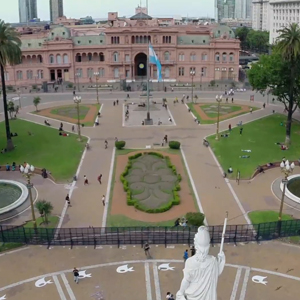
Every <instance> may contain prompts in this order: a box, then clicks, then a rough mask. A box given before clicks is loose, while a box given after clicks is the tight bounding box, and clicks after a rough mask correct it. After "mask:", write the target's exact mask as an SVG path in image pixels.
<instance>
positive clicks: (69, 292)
mask: <svg viewBox="0 0 300 300" xmlns="http://www.w3.org/2000/svg"><path fill="white" fill-rule="evenodd" d="M61 278H62V280H63V282H64V284H65V286H66V289H67V292H68V294H69V296H70V299H71V300H76V297H75V295H74V293H73V291H72V289H71V287H70V284H69V281H68V279H67V277H66V275H65V274H61Z"/></svg>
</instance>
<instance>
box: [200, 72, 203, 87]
mask: <svg viewBox="0 0 300 300" xmlns="http://www.w3.org/2000/svg"><path fill="white" fill-rule="evenodd" d="M202 80H203V71H201V72H200V90H202Z"/></svg>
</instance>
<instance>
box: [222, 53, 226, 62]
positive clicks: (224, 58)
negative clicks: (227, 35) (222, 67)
mask: <svg viewBox="0 0 300 300" xmlns="http://www.w3.org/2000/svg"><path fill="white" fill-rule="evenodd" d="M222 61H223V62H226V61H227V53H226V52H223V53H222Z"/></svg>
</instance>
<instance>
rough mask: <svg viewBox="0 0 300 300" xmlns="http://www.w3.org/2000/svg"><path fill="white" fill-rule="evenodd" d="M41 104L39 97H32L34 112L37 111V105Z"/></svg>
mask: <svg viewBox="0 0 300 300" xmlns="http://www.w3.org/2000/svg"><path fill="white" fill-rule="evenodd" d="M40 103H41V98H40V97H34V98H33V105H34V106H35V110H36V111H38V105H39V104H40Z"/></svg>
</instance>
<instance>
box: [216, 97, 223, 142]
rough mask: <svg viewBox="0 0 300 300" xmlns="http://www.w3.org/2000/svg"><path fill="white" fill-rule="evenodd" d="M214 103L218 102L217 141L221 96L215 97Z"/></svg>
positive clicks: (217, 136) (217, 137) (217, 138)
mask: <svg viewBox="0 0 300 300" xmlns="http://www.w3.org/2000/svg"><path fill="white" fill-rule="evenodd" d="M216 101H217V102H218V117H217V132H216V140H217V141H218V140H219V126H220V105H221V102H222V95H217V96H216Z"/></svg>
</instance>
